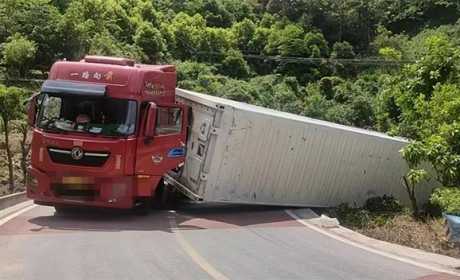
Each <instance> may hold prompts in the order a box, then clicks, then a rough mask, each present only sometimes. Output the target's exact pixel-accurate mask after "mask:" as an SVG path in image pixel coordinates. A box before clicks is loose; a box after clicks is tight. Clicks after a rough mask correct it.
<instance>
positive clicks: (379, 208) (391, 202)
mask: <svg viewBox="0 0 460 280" xmlns="http://www.w3.org/2000/svg"><path fill="white" fill-rule="evenodd" d="M364 209H366V210H368V211H370V212H401V211H402V210H403V207H402V205H401V203H400V202H399V201H398V200H396V199H395V198H394V197H393V196H391V195H390V196H389V195H384V196H377V197H371V198H369V199H368V200H367V201H366V203H365V204H364Z"/></svg>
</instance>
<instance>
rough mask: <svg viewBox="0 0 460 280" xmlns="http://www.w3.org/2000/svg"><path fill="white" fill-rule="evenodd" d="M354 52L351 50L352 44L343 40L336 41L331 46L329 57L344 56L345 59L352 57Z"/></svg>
mask: <svg viewBox="0 0 460 280" xmlns="http://www.w3.org/2000/svg"><path fill="white" fill-rule="evenodd" d="M355 56H356V54H355V51H354V50H353V46H352V45H351V44H350V43H348V42H347V41H345V42H336V43H334V46H333V47H332V53H331V58H346V59H353V58H355Z"/></svg>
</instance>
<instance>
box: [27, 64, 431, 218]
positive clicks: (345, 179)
mask: <svg viewBox="0 0 460 280" xmlns="http://www.w3.org/2000/svg"><path fill="white" fill-rule="evenodd" d="M28 122H29V124H30V125H31V126H32V130H33V133H32V148H31V166H30V168H29V172H28V178H27V185H26V186H27V195H28V197H29V198H31V199H33V200H34V201H35V203H37V204H41V205H49V206H54V207H55V208H56V209H57V211H64V210H66V209H68V208H69V207H70V206H85V207H86V206H87V207H105V208H133V207H135V206H137V207H141V208H142V209H148V208H149V207H150V205H151V203H152V202H154V203H155V204H161V203H162V202H163V203H164V202H166V201H167V200H168V196H170V195H171V194H172V193H174V190H176V191H179V192H180V193H182V194H184V195H185V196H187V197H188V198H190V199H192V200H194V201H198V202H224V203H248V204H264V205H285V206H319V207H327V206H335V205H337V204H339V203H343V202H348V203H355V204H362V203H363V202H364V201H365V200H366V199H367V198H368V197H370V196H376V195H383V194H390V195H394V196H396V197H397V198H400V199H403V200H404V199H405V193H404V188H403V187H402V186H401V184H400V180H401V178H402V176H403V175H404V174H405V173H406V172H407V166H406V164H405V163H404V161H403V160H402V158H401V156H400V154H399V150H400V149H401V148H402V147H404V146H405V145H407V141H406V140H405V139H401V138H394V137H389V136H387V135H385V134H381V133H377V132H372V131H367V130H363V129H358V128H353V127H346V126H341V125H337V124H333V123H329V122H324V121H319V120H314V119H310V118H306V117H302V116H297V115H292V114H288V113H284V112H279V111H274V110H270V109H266V108H262V107H257V106H252V105H249V104H244V103H239V102H235V101H231V100H227V99H223V98H218V97H215V96H210V95H204V94H199V93H195V92H191V91H186V90H181V89H176V70H175V67H174V66H172V65H144V64H137V63H135V61H133V60H130V59H125V58H114V57H103V56H86V57H85V58H84V59H83V60H81V61H58V62H56V63H55V64H54V65H53V66H52V68H51V70H50V72H49V77H48V79H47V80H46V81H45V82H44V83H43V85H42V87H41V90H40V92H39V93H37V94H36V95H34V96H32V98H31V99H30V106H29V110H28ZM422 195H423V194H422Z"/></svg>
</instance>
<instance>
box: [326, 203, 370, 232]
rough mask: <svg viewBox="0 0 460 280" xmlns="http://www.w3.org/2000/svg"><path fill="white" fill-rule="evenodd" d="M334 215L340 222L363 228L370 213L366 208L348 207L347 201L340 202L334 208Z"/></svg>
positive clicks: (367, 222) (368, 220)
mask: <svg viewBox="0 0 460 280" xmlns="http://www.w3.org/2000/svg"><path fill="white" fill-rule="evenodd" d="M335 212H336V213H335V215H334V216H337V218H338V219H339V221H340V223H341V224H343V225H345V226H347V227H352V228H363V227H365V226H367V225H368V224H369V222H370V213H369V211H367V210H364V209H360V208H353V207H350V205H348V204H347V203H343V204H340V205H339V206H337V208H336V209H335Z"/></svg>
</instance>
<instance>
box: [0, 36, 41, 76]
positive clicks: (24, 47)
mask: <svg viewBox="0 0 460 280" xmlns="http://www.w3.org/2000/svg"><path fill="white" fill-rule="evenodd" d="M36 52H37V47H36V44H35V42H33V41H30V40H28V39H27V38H26V37H24V36H22V35H20V34H17V33H16V34H14V35H13V36H11V37H9V38H8V39H7V42H6V43H5V44H4V45H3V51H2V56H3V63H5V65H6V68H7V71H8V74H10V75H11V76H16V77H18V76H19V77H24V76H26V75H27V73H28V71H29V69H30V67H31V66H32V65H33V62H34V60H35V54H36Z"/></svg>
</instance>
